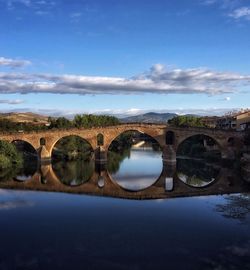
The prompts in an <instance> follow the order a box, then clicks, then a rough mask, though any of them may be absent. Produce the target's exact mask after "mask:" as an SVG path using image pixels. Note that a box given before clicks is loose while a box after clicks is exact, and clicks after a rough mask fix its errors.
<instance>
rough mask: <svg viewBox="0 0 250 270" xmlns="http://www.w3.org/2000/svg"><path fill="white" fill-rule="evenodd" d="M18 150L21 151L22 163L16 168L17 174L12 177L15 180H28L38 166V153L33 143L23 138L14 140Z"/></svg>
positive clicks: (13, 142)
mask: <svg viewBox="0 0 250 270" xmlns="http://www.w3.org/2000/svg"><path fill="white" fill-rule="evenodd" d="M12 144H14V145H15V147H16V149H17V151H18V152H20V153H22V165H21V166H20V168H18V171H17V175H16V176H15V177H14V178H13V179H14V180H16V181H20V182H23V181H28V180H31V179H32V178H33V176H34V175H35V173H36V171H37V166H38V153H37V151H36V149H35V148H34V147H33V145H32V144H31V143H29V142H27V141H24V140H20V139H19V140H14V141H12Z"/></svg>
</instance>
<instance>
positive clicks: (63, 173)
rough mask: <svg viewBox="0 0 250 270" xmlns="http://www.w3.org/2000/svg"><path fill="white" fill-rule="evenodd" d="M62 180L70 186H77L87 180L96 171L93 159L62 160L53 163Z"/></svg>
mask: <svg viewBox="0 0 250 270" xmlns="http://www.w3.org/2000/svg"><path fill="white" fill-rule="evenodd" d="M53 169H54V171H55V173H56V175H57V176H58V178H59V179H60V181H61V182H62V183H63V184H65V185H68V186H77V185H80V184H83V183H85V182H87V181H88V180H89V179H90V178H91V176H92V174H93V173H94V162H93V161H90V162H89V161H84V162H82V161H81V160H77V161H67V162H65V161H60V162H57V163H55V164H53Z"/></svg>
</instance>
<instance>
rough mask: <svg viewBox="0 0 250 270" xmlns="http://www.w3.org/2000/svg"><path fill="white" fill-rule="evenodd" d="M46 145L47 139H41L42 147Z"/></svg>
mask: <svg viewBox="0 0 250 270" xmlns="http://www.w3.org/2000/svg"><path fill="white" fill-rule="evenodd" d="M42 145H46V139H45V138H40V146H42Z"/></svg>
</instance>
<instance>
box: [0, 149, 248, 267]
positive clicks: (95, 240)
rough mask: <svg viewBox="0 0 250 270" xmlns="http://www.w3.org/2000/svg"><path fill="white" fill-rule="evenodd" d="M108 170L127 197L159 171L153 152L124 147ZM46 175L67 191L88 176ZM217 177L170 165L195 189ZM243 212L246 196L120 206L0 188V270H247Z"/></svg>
mask: <svg viewBox="0 0 250 270" xmlns="http://www.w3.org/2000/svg"><path fill="white" fill-rule="evenodd" d="M108 167H109V173H110V174H111V176H112V179H113V181H116V183H117V184H118V185H119V186H121V187H122V188H124V189H125V190H127V189H128V190H132V191H135V190H142V189H145V188H147V187H149V186H151V185H152V184H154V183H155V181H156V180H157V179H158V177H159V176H160V174H161V173H162V170H163V166H162V158H161V153H160V152H158V151H153V150H152V149H149V148H144V149H133V148H132V149H131V151H130V152H128V153H126V154H125V155H123V156H122V158H121V157H120V158H118V161H117V162H116V161H115V160H114V159H113V161H112V164H109V166H108ZM53 169H54V171H55V173H56V174H57V175H58V177H59V178H60V179H61V182H62V183H63V184H65V185H67V186H76V185H81V184H83V185H84V184H85V182H88V179H89V178H90V177H91V174H92V172H93V171H94V167H93V164H92V163H90V164H86V163H84V164H83V163H82V164H79V162H78V163H74V162H70V163H67V164H63V163H57V164H54V165H53ZM219 173H220V168H219V167H218V166H217V165H216V164H204V162H203V163H202V162H201V161H200V160H194V161H190V160H183V159H181V160H178V163H177V171H176V175H178V176H179V178H180V180H181V181H183V182H184V183H185V184H187V185H191V186H194V187H196V188H201V187H203V186H206V185H209V184H211V183H212V182H213V181H216V178H217V176H218V174H219ZM25 175H28V174H25V170H22V174H20V175H19V177H16V178H17V179H18V180H19V181H24V182H25ZM1 181H4V178H1ZM45 182H46V181H45ZM45 185H46V184H45ZM167 185H168V186H169V190H171V189H172V188H173V178H171V177H168V178H166V186H167ZM98 186H99V187H100V188H102V186H105V182H104V180H103V179H101V178H100V180H99V182H98ZM72 188H75V187H72ZM249 213H250V195H249V194H234V195H223V196H222V195H217V196H202V197H192V198H175V199H155V200H128V199H117V198H109V197H97V196H87V195H84V194H82V195H73V194H64V193H57V192H53V193H52V192H40V191H14V190H8V189H0V239H1V245H0V269H1V270H5V269H25V270H27V269H220V270H221V269H222V270H223V269H225V270H228V269H237V270H238V269H250V214H249Z"/></svg>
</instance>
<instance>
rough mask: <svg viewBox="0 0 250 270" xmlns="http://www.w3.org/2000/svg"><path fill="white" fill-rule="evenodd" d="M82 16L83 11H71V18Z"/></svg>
mask: <svg viewBox="0 0 250 270" xmlns="http://www.w3.org/2000/svg"><path fill="white" fill-rule="evenodd" d="M81 16H82V13H81V12H74V13H71V14H70V17H71V18H79V17H81Z"/></svg>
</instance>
